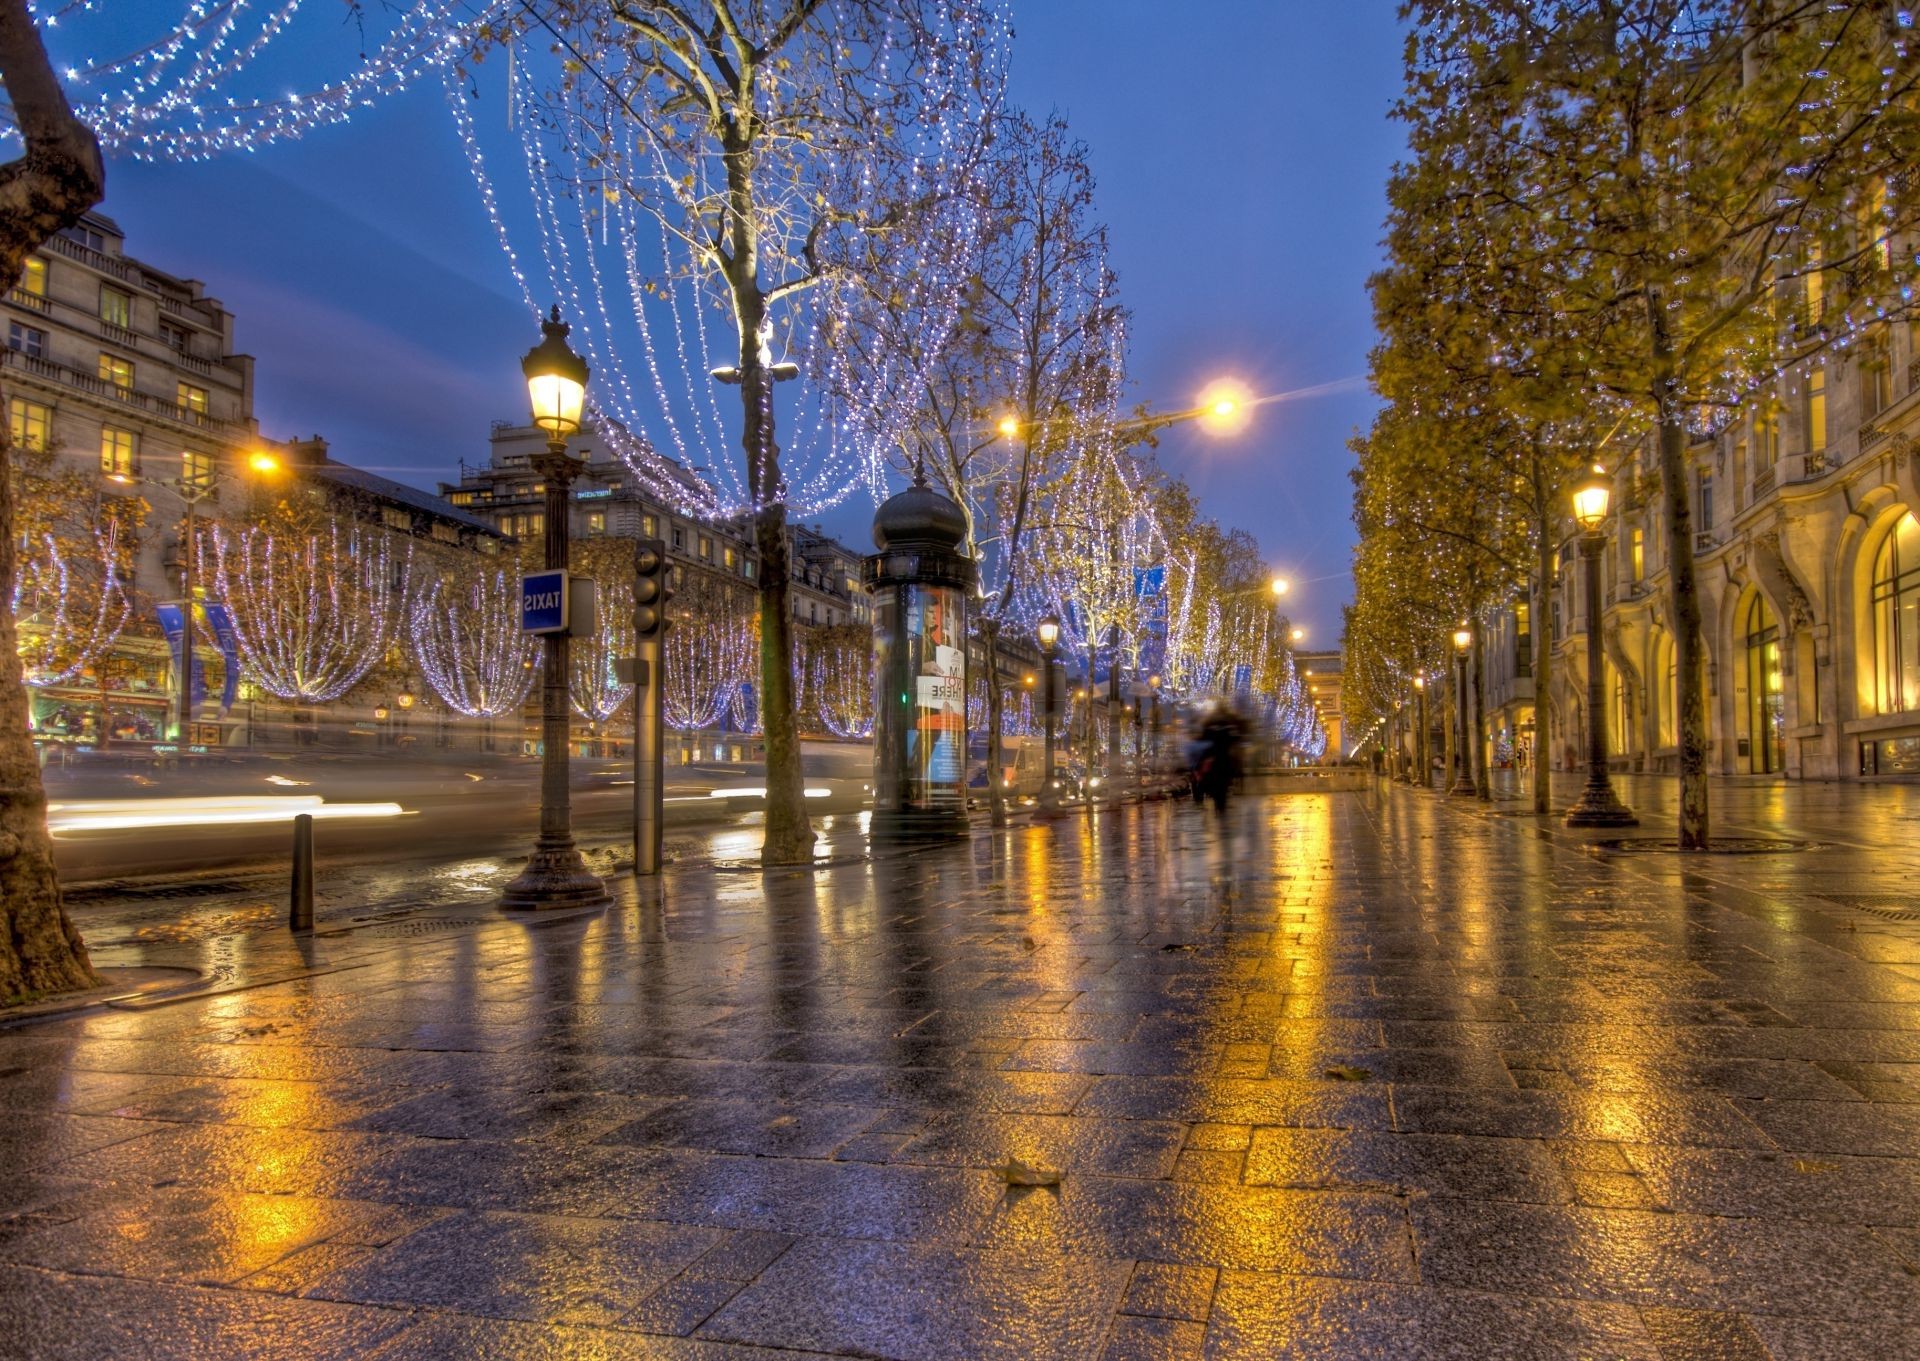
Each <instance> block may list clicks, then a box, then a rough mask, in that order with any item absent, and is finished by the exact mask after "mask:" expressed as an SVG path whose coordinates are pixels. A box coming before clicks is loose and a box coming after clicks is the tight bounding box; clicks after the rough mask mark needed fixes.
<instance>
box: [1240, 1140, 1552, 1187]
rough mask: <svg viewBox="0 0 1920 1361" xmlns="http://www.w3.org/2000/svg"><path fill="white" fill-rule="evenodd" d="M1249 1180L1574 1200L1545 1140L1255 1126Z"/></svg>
mask: <svg viewBox="0 0 1920 1361" xmlns="http://www.w3.org/2000/svg"><path fill="white" fill-rule="evenodd" d="M1246 1180H1247V1183H1248V1184H1249V1185H1252V1186H1262V1185H1285V1186H1329V1187H1338V1186H1353V1187H1356V1188H1365V1187H1374V1188H1391V1189H1395V1190H1405V1191H1415V1192H1422V1193H1425V1194H1428V1195H1439V1196H1466V1197H1469V1198H1475V1199H1485V1200H1522V1201H1535V1202H1540V1203H1545V1204H1553V1203H1559V1202H1564V1201H1566V1200H1568V1199H1570V1198H1571V1197H1570V1194H1569V1190H1568V1187H1567V1183H1566V1179H1565V1177H1564V1176H1563V1175H1562V1173H1561V1171H1560V1169H1559V1167H1558V1165H1557V1164H1556V1163H1555V1162H1554V1159H1553V1158H1552V1156H1551V1155H1550V1154H1549V1153H1548V1152H1547V1151H1546V1149H1545V1147H1544V1146H1543V1145H1542V1144H1541V1143H1540V1142H1539V1141H1537V1140H1528V1139H1487V1138H1479V1137H1476V1136H1472V1135H1452V1134H1380V1133H1375V1132H1371V1131H1360V1130H1319V1129H1256V1130H1254V1131H1253V1144H1252V1147H1251V1148H1250V1149H1249V1151H1248V1153H1247V1171H1246Z"/></svg>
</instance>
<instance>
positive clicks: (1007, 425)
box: [994, 416, 1020, 439]
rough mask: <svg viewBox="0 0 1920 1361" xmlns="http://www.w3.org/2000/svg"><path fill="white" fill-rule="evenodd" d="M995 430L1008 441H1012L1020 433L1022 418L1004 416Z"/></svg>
mask: <svg viewBox="0 0 1920 1361" xmlns="http://www.w3.org/2000/svg"><path fill="white" fill-rule="evenodd" d="M994 428H995V429H996V430H998V431H999V432H1000V433H1001V434H1002V435H1005V436H1006V437H1007V438H1008V439H1012V438H1013V437H1014V436H1015V435H1018V434H1019V433H1020V418H1019V417H1017V416H1002V417H1001V418H1000V421H999V424H998V425H996V426H995V427H994Z"/></svg>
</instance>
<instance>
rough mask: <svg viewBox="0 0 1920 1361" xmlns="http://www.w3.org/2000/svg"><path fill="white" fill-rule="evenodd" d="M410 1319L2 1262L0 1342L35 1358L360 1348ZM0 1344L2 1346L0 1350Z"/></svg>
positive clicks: (167, 1359) (163, 1359) (147, 1358)
mask: <svg viewBox="0 0 1920 1361" xmlns="http://www.w3.org/2000/svg"><path fill="white" fill-rule="evenodd" d="M406 1324H407V1319H406V1317H405V1316H404V1315H402V1314H397V1313H395V1312H394V1311H393V1310H390V1309H366V1308H357V1307H354V1306H352V1305H341V1304H323V1303H319V1302H316V1301H312V1300H292V1299H285V1298H283V1297H281V1296H277V1295H270V1294H263V1293H258V1292H250V1291H242V1290H217V1289H209V1288H206V1287H202V1286H175V1285H156V1284H152V1283H150V1282H145V1281H127V1280H119V1279H115V1278H112V1277H106V1276H74V1275H67V1274H64V1273H61V1272H53V1271H40V1270H36V1269H34V1268H31V1267H9V1266H0V1348H10V1347H12V1346H14V1345H15V1344H17V1343H20V1342H23V1341H24V1342H27V1343H28V1349H27V1350H23V1351H14V1352H12V1353H11V1354H12V1355H14V1356H18V1357H22V1358H25V1357H28V1356H31V1357H32V1358H33V1361H100V1359H101V1358H103V1357H115V1358H118V1357H139V1358H141V1361H174V1359H175V1358H178V1359H179V1361H206V1358H209V1357H242V1356H261V1357H265V1356H284V1355H286V1348H287V1340H288V1339H289V1338H297V1339H299V1345H300V1348H301V1350H303V1351H304V1352H305V1353H306V1354H308V1355H310V1356H364V1355H366V1354H367V1353H368V1352H370V1351H372V1350H373V1348H374V1347H376V1346H378V1345H379V1344H380V1343H381V1342H382V1341H383V1340H385V1339H387V1338H389V1337H391V1336H393V1335H394V1334H395V1333H398V1332H399V1331H400V1330H401V1329H402V1328H404V1327H405V1326H406ZM0 1354H6V1353H5V1352H4V1351H0Z"/></svg>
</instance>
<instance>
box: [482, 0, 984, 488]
mask: <svg viewBox="0 0 1920 1361" xmlns="http://www.w3.org/2000/svg"><path fill="white" fill-rule="evenodd" d="M615 8H619V7H605V8H603V7H599V6H594V7H590V8H588V9H586V10H583V11H582V12H581V13H580V14H579V16H578V18H577V19H575V20H573V21H570V22H564V23H563V22H562V21H561V20H558V19H555V20H554V21H553V23H554V25H555V27H553V28H552V29H551V30H550V31H549V32H542V33H536V31H535V30H533V29H531V28H528V29H527V34H528V38H529V39H530V40H529V41H526V42H522V43H518V44H516V45H515V47H514V59H513V60H512V61H511V62H510V63H507V64H506V69H505V72H504V74H503V75H502V76H500V77H498V78H496V77H493V76H492V73H491V70H489V71H487V72H486V75H487V79H486V80H485V81H480V80H478V79H476V78H475V77H473V76H468V75H465V74H464V73H463V74H461V75H458V76H450V78H449V81H448V84H447V93H448V100H449V104H450V105H451V107H452V109H453V115H454V121H455V126H456V128H457V130H458V133H459V136H460V140H461V144H462V146H463V148H464V151H465V154H466V160H467V164H468V166H469V168H470V169H471V171H472V172H473V176H474V179H475V182H476V185H477V187H478V189H479V194H480V200H481V203H482V206H483V207H484V209H485V211H486V212H487V215H488V217H489V219H490V221H491V223H492V226H493V229H494V232H495V234H496V237H497V239H498V240H499V242H500V244H501V247H502V249H503V251H504V252H505V255H506V258H507V262H508V267H509V269H510V270H511V271H512V273H513V276H514V278H515V280H516V282H517V284H518V285H519V287H520V290H521V292H522V295H523V297H524V298H525V300H526V302H527V305H528V307H529V309H530V310H535V311H543V310H544V309H545V306H546V305H547V303H549V302H551V301H555V300H557V301H558V302H559V304H560V307H561V309H562V311H563V312H564V313H565V314H566V316H567V317H568V319H569V320H570V321H571V322H573V324H574V339H575V341H576V343H577V344H578V345H579V347H580V349H581V352H582V354H583V355H584V356H585V357H586V359H587V360H588V362H589V363H590V364H591V365H592V366H593V370H594V384H593V390H592V400H593V402H594V404H595V409H596V422H595V424H596V429H597V431H598V433H599V435H600V437H601V439H602V440H603V441H604V442H605V443H606V444H607V445H608V446H609V447H610V448H611V449H613V450H614V451H615V452H616V453H617V454H618V455H619V456H620V457H621V458H622V459H623V460H624V461H625V462H626V463H627V464H628V465H629V466H630V467H631V468H632V470H633V472H634V474H635V476H636V477H637V478H638V479H639V481H640V482H641V484H642V486H643V487H644V488H645V489H646V490H647V491H648V492H649V493H650V494H651V495H653V496H656V497H658V498H659V499H661V500H663V501H665V502H666V503H667V504H669V505H672V506H673V507H675V508H676V509H678V510H680V511H682V512H684V513H687V514H692V515H699V516H706V517H716V516H718V517H729V516H735V515H741V514H750V513H752V512H754V511H755V510H758V509H760V508H761V507H763V506H764V505H767V504H771V503H776V502H777V503H784V504H785V505H787V506H788V507H789V508H790V509H791V510H792V511H793V512H795V513H796V514H810V513H814V512H816V511H819V510H822V509H825V508H827V507H830V506H833V505H835V504H837V503H838V502H840V501H842V500H844V499H845V498H846V497H847V496H848V495H850V494H852V493H853V492H855V491H858V490H860V489H862V488H866V489H869V490H872V491H874V492H876V493H877V492H878V491H879V490H880V488H881V484H882V476H883V467H884V459H885V456H886V454H887V452H888V451H889V449H891V448H892V447H893V446H894V445H895V444H896V442H897V439H898V437H899V435H900V433H901V430H902V428H903V424H904V422H905V421H906V420H907V419H908V418H909V416H910V415H911V406H912V395H913V393H914V392H915V391H916V390H917V388H918V378H919V376H920V372H921V369H922V367H924V366H925V365H926V364H929V363H931V362H932V360H933V359H934V358H935V357H937V354H938V352H939V349H940V347H941V344H942V342H943V341H944V338H945V336H946V334H947V332H948V331H950V330H951V328H952V326H953V325H954V323H955V320H956V318H957V316H958V313H959V307H960V297H961V289H962V287H963V286H964V284H965V283H966V280H967V278H968V267H969V262H970V261H971V259H972V257H973V254H974V247H975V244H976V241H977V239H978V236H979V231H980V224H979V221H978V217H977V211H976V208H977V195H976V194H974V193H972V192H971V178H970V177H971V176H972V174H973V172H974V166H975V165H976V163H977V160H978V157H979V155H980V152H981V149H982V143H983V141H984V138H983V137H982V129H983V127H984V125H985V116H984V115H985V112H986V108H987V107H988V106H989V105H990V104H991V103H992V102H994V101H997V99H998V93H999V86H1000V73H999V67H1000V64H1001V62H1002V60H1003V53H1002V51H1001V50H1000V49H1001V46H1002V25H1001V23H1000V20H999V18H998V16H997V15H995V14H994V13H993V11H992V10H991V8H990V7H989V6H988V5H987V4H986V3H984V0H933V2H932V3H928V4H916V5H912V6H899V5H894V4H884V3H878V2H877V0H844V3H840V4H834V5H826V6H821V7H819V8H818V9H816V10H815V11H813V13H812V14H811V16H810V17H808V18H807V19H806V20H805V21H804V22H802V23H800V24H799V25H798V26H797V28H796V29H795V31H794V34H793V36H791V37H789V38H787V39H786V40H785V41H784V45H783V46H781V47H780V49H779V52H778V53H777V54H769V55H768V57H767V59H766V60H764V61H763V62H761V63H760V65H759V67H758V68H757V71H756V75H755V77H754V78H755V79H756V81H758V82H759V84H758V85H757V87H756V88H757V91H758V103H757V104H756V115H757V118H758V124H757V132H758V136H759V138H760V140H759V141H758V142H757V143H756V146H755V152H754V187H753V193H754V195H755V196H756V204H757V206H756V207H755V209H754V210H753V211H752V213H751V214H749V215H745V216H744V217H743V216H742V215H741V214H739V213H738V211H737V202H738V200H737V198H736V197H735V196H733V195H731V194H730V193H729V185H728V181H727V165H726V157H725V156H724V154H723V151H722V147H721V144H720V142H719V140H718V139H717V138H716V137H715V136H714V135H713V132H712V130H713V128H714V127H715V126H717V125H718V124H717V122H716V120H715V118H714V117H713V115H712V114H711V113H710V111H709V110H708V108H707V107H706V105H705V102H704V98H703V97H701V96H702V94H703V93H704V92H706V91H707V90H708V87H707V86H705V85H703V84H702V82H701V80H700V78H699V77H697V76H694V75H692V74H691V71H692V70H693V69H694V68H693V66H690V65H689V52H690V51H691V49H689V50H688V51H677V50H675V49H674V48H672V46H671V45H670V44H669V45H667V46H665V47H662V46H660V45H658V43H657V40H656V39H655V38H653V37H650V36H648V35H649V34H652V33H654V32H656V30H655V29H653V28H652V27H651V26H652V25H653V24H655V23H658V24H661V25H664V26H666V27H668V28H671V27H672V22H671V16H668V15H665V14H661V13H655V12H654V10H653V7H652V6H650V5H648V4H646V3H644V0H635V3H632V4H630V5H628V6H626V7H625V12H626V13H627V14H629V15H630V16H631V17H632V18H633V20H634V22H632V23H626V24H623V23H621V22H619V21H618V20H617V19H616V18H615V17H614V15H613V13H612V11H613V10H614V9H615ZM704 8H705V7H704V6H702V5H698V4H695V5H694V6H693V9H694V10H695V11H702V10H704ZM772 8H773V9H774V10H775V11H776V12H775V14H773V15H771V16H768V15H761V14H760V13H758V12H757V11H756V12H755V13H754V14H753V15H752V17H751V19H750V20H748V19H746V18H744V17H743V18H742V22H751V23H752V24H756V25H758V24H764V25H765V26H766V27H767V28H769V29H771V28H773V27H775V26H776V21H777V18H778V13H777V12H778V10H779V7H778V6H775V7H772ZM702 22H704V20H702ZM535 36H537V37H538V38H539V39H540V42H539V43H537V44H536V43H535V42H534V41H531V39H532V38H534V37H535ZM555 38H557V39H558V40H559V41H558V42H557V43H556V42H554V41H553V39H555ZM536 46H537V47H538V48H539V49H540V50H537V51H535V50H528V49H533V48H535V47H536ZM556 47H558V48H560V49H561V52H560V55H557V56H556V55H554V54H553V52H551V51H549V50H548V49H550V48H556ZM696 55H697V54H696ZM493 100H500V101H503V102H504V104H505V106H506V107H505V110H504V116H503V117H501V118H500V119H499V122H498V123H496V122H495V121H494V119H492V118H489V119H487V120H486V121H485V123H484V125H483V124H482V122H481V120H480V119H478V118H476V117H475V113H474V110H475V108H476V107H484V106H485V104H486V103H487V102H489V101H493ZM856 114H857V115H859V116H851V115H856ZM500 124H505V125H506V127H505V129H504V130H503V131H500V132H496V128H498V127H499V125H500ZM496 139H498V140H500V141H503V142H505V143H507V145H506V146H505V147H504V148H503V147H501V146H497V145H490V144H492V143H494V142H495V141H496ZM514 142H517V143H518V145H517V146H515V145H513V143H514ZM743 232H744V233H745V235H744V236H743ZM747 236H750V237H751V239H752V246H751V249H752V250H753V252H754V258H755V260H756V261H757V263H758V272H757V278H758V279H759V280H760V281H761V284H760V287H761V290H762V292H763V293H764V295H765V297H764V301H765V302H766V303H767V309H766V310H767V314H766V315H765V316H764V317H762V318H758V319H754V320H751V321H748V320H743V319H742V318H740V317H739V316H737V315H736V313H737V310H738V309H737V307H736V300H735V298H734V296H733V294H732V292H731V291H730V286H729V285H728V284H727V282H726V280H725V277H724V270H723V262H722V257H723V256H724V255H727V254H728V253H730V252H734V251H737V250H738V249H740V248H741V242H742V240H744V239H746V237H747ZM882 239H884V241H885V243H886V246H887V250H886V252H885V260H886V273H885V277H884V278H880V277H876V276H875V275H874V272H873V271H872V269H871V268H869V267H870V266H871V265H872V264H873V261H874V258H875V255H874V243H875V242H876V241H879V240H882ZM876 289H883V290H886V291H887V293H888V295H889V297H888V302H889V304H890V305H892V306H895V307H898V306H901V305H906V306H910V307H911V308H912V309H913V311H914V313H915V315H916V316H917V317H919V318H920V319H921V323H922V327H921V334H919V335H918V336H917V337H916V340H917V342H918V343H917V344H916V345H915V346H914V347H912V349H911V350H910V351H906V350H901V349H897V348H896V349H889V350H887V351H886V352H885V353H884V354H882V355H880V356H879V357H878V358H876V356H875V355H874V353H873V352H872V351H871V349H862V348H861V347H858V346H854V345H848V344H840V343H836V338H837V337H840V336H842V335H847V334H850V333H853V332H855V331H858V330H860V329H861V328H862V327H863V326H864V325H865V323H866V321H867V320H868V319H869V316H870V312H869V309H870V308H871V307H872V305H873V299H874V296H875V292H874V291H875V290H876ZM903 295H905V296H904V297H903ZM742 325H746V326H749V327H750V328H752V329H753V334H751V335H750V336H749V337H748V340H747V342H746V344H747V348H749V349H751V350H753V351H754V352H755V353H756V354H757V356H758V358H759V359H760V361H761V362H764V363H767V364H770V365H791V366H793V367H792V370H791V374H790V375H789V373H788V372H786V371H784V370H783V371H782V372H781V373H780V374H779V376H780V377H783V378H784V377H787V376H792V377H796V378H799V379H800V380H801V381H800V382H798V383H794V384H790V385H789V384H785V383H782V384H781V385H780V387H779V390H778V397H779V400H778V402H777V403H776V402H774V401H773V398H772V397H768V398H767V399H766V402H767V403H768V405H767V406H766V415H767V417H768V418H769V419H768V420H767V422H766V424H765V425H764V426H763V430H764V431H766V432H767V433H766V434H765V435H763V436H762V437H763V438H769V439H770V438H771V430H772V422H771V419H770V418H771V416H772V415H773V414H774V411H775V408H776V407H777V408H778V410H779V413H780V416H781V419H782V421H784V422H786V428H785V429H784V430H783V432H782V434H781V437H780V440H779V444H780V447H781V448H782V449H783V451H785V452H784V462H785V464H786V466H784V467H783V469H782V472H781V475H780V477H779V479H778V484H777V485H769V486H760V487H755V486H753V485H752V478H751V476H750V468H749V466H748V465H749V463H750V461H751V460H748V459H745V458H743V457H742V456H741V454H740V446H741V441H742V433H741V425H742V417H741V414H740V411H739V410H738V408H739V405H740V403H739V401H738V400H737V399H732V400H728V401H722V400H721V394H719V393H718V392H717V390H716V386H715V384H716V378H715V376H714V374H715V372H716V371H727V372H737V366H738V365H739V364H740V363H741V362H742V348H743V344H742V339H741V333H740V330H739V327H740V326H742ZM771 386H772V385H769V388H771Z"/></svg>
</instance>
